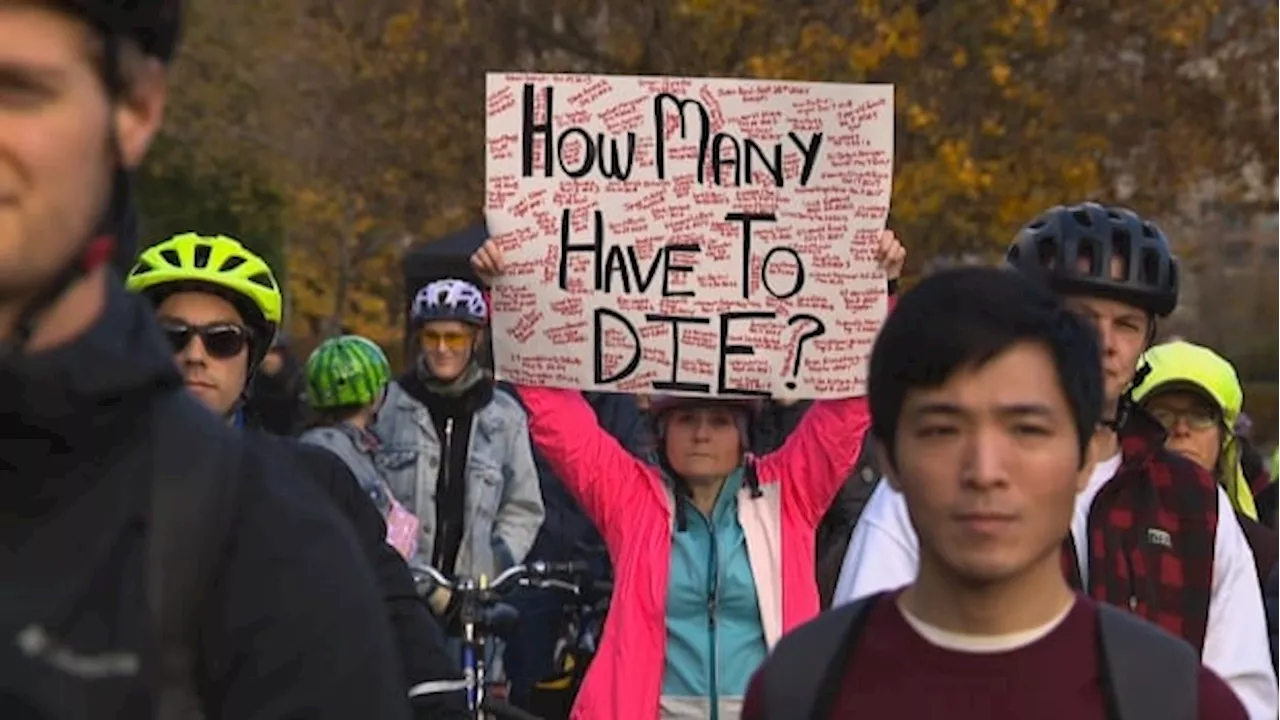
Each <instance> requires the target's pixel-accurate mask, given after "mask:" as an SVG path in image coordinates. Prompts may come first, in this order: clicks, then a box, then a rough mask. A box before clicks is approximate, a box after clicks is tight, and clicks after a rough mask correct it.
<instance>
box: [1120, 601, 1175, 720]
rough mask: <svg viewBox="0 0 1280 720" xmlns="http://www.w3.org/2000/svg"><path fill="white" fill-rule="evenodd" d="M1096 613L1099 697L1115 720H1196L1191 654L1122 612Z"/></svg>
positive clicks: (1163, 633) (1153, 627)
mask: <svg viewBox="0 0 1280 720" xmlns="http://www.w3.org/2000/svg"><path fill="white" fill-rule="evenodd" d="M1097 608H1098V632H1099V647H1100V649H1101V653H1102V658H1101V662H1102V667H1101V670H1102V673H1101V675H1102V678H1103V684H1104V687H1103V692H1104V695H1105V696H1107V698H1108V703H1109V704H1110V705H1111V708H1110V713H1109V714H1110V716H1111V717H1112V718H1113V720H1196V717H1197V715H1198V714H1199V711H1198V707H1197V706H1198V689H1199V675H1200V657H1199V656H1198V655H1197V654H1196V651H1195V649H1194V648H1192V647H1191V645H1190V644H1189V643H1187V642H1186V641H1184V640H1182V639H1181V638H1178V637H1175V636H1173V635H1171V634H1169V633H1168V632H1166V631H1165V630H1163V629H1162V628H1160V627H1157V626H1156V625H1153V624H1151V623H1149V622H1147V621H1145V620H1143V619H1141V618H1139V617H1136V616H1134V615H1132V614H1131V613H1129V612H1126V611H1125V610H1122V609H1120V608H1117V607H1113V606H1111V605H1108V604H1106V603H1098V605H1097Z"/></svg>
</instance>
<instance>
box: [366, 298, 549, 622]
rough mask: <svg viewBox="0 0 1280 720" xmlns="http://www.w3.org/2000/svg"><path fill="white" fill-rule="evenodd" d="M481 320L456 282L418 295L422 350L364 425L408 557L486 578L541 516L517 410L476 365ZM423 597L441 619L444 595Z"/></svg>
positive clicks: (525, 548) (528, 537) (415, 309)
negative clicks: (406, 517)
mask: <svg viewBox="0 0 1280 720" xmlns="http://www.w3.org/2000/svg"><path fill="white" fill-rule="evenodd" d="M488 317H489V312H488V303H487V302H486V301H485V298H484V296H483V295H482V294H481V291H480V289H479V288H478V287H476V286H475V285H473V284H471V283H469V282H467V281H465V280H458V279H446V280H437V281H436V282H433V283H430V284H429V285H427V286H426V287H424V288H422V289H421V290H419V291H418V293H417V295H416V296H415V297H414V301H413V305H412V308H411V310H410V320H411V324H412V327H413V329H414V330H415V331H416V332H418V334H419V339H420V340H419V342H420V346H421V352H420V354H419V356H418V359H417V361H416V362H415V363H414V365H413V367H411V368H410V369H409V370H408V371H407V372H405V373H404V374H402V375H401V376H400V377H399V378H397V379H396V380H395V381H394V382H392V383H391V384H390V385H389V386H388V387H387V396H386V399H385V400H384V401H383V405H382V409H381V410H380V411H379V412H378V415H377V418H376V419H375V420H374V424H373V432H374V434H375V435H377V436H378V437H379V438H380V439H381V441H382V445H381V447H380V448H378V450H377V451H376V452H375V454H374V457H375V462H376V463H377V465H378V468H379V470H381V472H382V477H383V479H384V480H385V481H386V482H387V485H388V487H390V488H391V491H392V493H393V494H394V495H395V498H396V499H397V500H398V501H399V502H400V503H401V504H402V505H404V507H405V508H407V509H408V510H409V511H410V512H411V513H413V514H414V515H416V516H417V517H418V519H419V520H420V521H421V525H422V526H421V529H420V531H419V533H418V543H417V552H416V553H415V559H416V560H417V561H418V562H420V563H425V564H429V565H431V566H433V567H435V568H436V569H438V570H440V571H441V572H443V573H445V574H446V575H459V574H462V575H468V576H472V577H475V576H479V575H481V574H484V575H487V576H489V577H490V578H492V577H493V576H495V575H497V574H498V573H500V572H502V571H503V570H505V569H507V568H509V567H511V566H512V565H515V564H516V563H519V562H521V561H522V560H523V559H524V557H525V555H526V554H527V553H528V552H529V549H530V548H531V547H532V546H533V541H534V539H535V538H536V537H537V535H538V529H539V528H540V527H541V526H542V520H543V518H544V516H545V510H544V508H543V504H542V493H541V490H540V488H539V485H538V471H537V468H536V466H535V465H534V462H533V451H532V449H531V447H530V445H529V427H528V422H527V420H526V418H525V413H524V410H523V409H522V408H521V406H520V404H519V403H518V402H517V401H516V399H515V398H513V397H511V396H510V395H508V394H507V393H505V392H503V391H501V390H499V389H497V388H495V386H494V382H493V378H492V376H491V375H490V374H489V373H488V372H487V371H485V369H484V368H483V367H482V366H481V365H480V362H479V352H478V349H479V348H480V347H481V344H482V342H483V340H484V337H483V336H484V331H485V328H486V327H487V325H488ZM428 599H429V600H430V601H431V604H432V607H433V608H434V609H435V610H436V612H437V613H443V612H444V611H445V609H446V608H447V606H448V603H449V600H450V597H449V593H448V592H447V591H446V590H444V589H443V588H437V589H436V590H434V591H433V592H432V593H431V595H430V597H429V598H428Z"/></svg>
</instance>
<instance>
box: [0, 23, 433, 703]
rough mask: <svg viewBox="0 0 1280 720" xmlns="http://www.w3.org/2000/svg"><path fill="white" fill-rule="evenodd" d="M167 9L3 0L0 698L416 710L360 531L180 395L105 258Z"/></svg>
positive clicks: (147, 326) (121, 216) (159, 61)
mask: <svg viewBox="0 0 1280 720" xmlns="http://www.w3.org/2000/svg"><path fill="white" fill-rule="evenodd" d="M179 11H180V5H179V3H178V2H177V1H176V0H137V1H135V2H123V1H120V0H115V1H111V0H74V1H73V0H64V1H53V0H48V1H44V0H33V1H28V2H16V3H15V2H3V3H0V493H2V494H3V498H2V499H0V507H3V508H4V513H3V517H0V537H2V538H3V548H4V551H3V559H2V560H0V563H2V564H3V576H4V588H5V590H4V592H2V593H0V707H3V711H2V712H0V715H3V716H4V717H6V718H42V719H44V720H59V719H62V718H67V719H70V718H76V719H77V720H86V719H89V720H92V719H96V718H102V719H106V718H151V717H157V716H159V717H163V718H171V717H176V715H175V714H174V711H175V710H176V709H178V708H183V709H184V710H185V709H188V708H189V709H190V710H191V713H198V714H200V715H202V716H203V717H205V718H208V719H209V720H214V719H216V718H225V719H228V720H229V719H231V718H235V720H265V719H267V718H271V719H272V720H274V719H276V718H281V717H304V716H305V717H308V718H319V719H321V720H325V719H328V718H332V719H334V720H337V719H339V718H342V719H344V720H345V719H346V718H352V717H378V718H402V717H407V716H408V708H407V707H405V705H406V703H405V702H404V700H403V694H402V691H401V688H400V686H399V685H398V683H396V682H395V681H394V673H395V672H396V667H395V665H394V663H393V660H394V657H393V655H392V644H391V638H390V633H389V631H388V629H387V628H386V626H385V623H369V622H368V621H367V620H366V619H365V616H366V615H373V614H376V613H379V612H381V607H380V605H379V603H378V599H377V596H376V594H375V591H374V589H373V578H372V575H371V573H370V571H369V570H368V568H367V564H366V562H365V561H364V558H363V557H362V556H361V554H360V550H359V548H358V546H357V545H356V542H355V539H354V538H353V537H352V534H351V532H350V530H349V529H347V528H346V526H345V524H344V523H343V522H342V521H341V520H340V519H339V518H338V517H337V515H336V514H335V513H334V512H333V511H332V510H331V509H329V508H328V507H326V504H325V502H324V501H323V500H322V499H321V496H320V494H319V493H317V492H316V491H315V489H314V488H312V487H310V486H309V485H308V484H307V483H305V482H303V481H301V478H299V477H298V476H297V474H296V473H294V472H292V471H291V470H290V469H289V468H288V467H286V466H284V465H282V464H280V463H279V462H278V459H277V458H275V457H273V456H272V455H270V454H268V453H264V452H262V451H261V450H260V449H258V448H256V447H254V446H252V445H251V444H249V443H246V442H243V441H242V440H241V439H240V438H238V436H237V435H236V434H235V433H233V432H232V431H231V430H230V429H228V428H226V427H225V426H224V425H222V424H221V423H219V422H217V421H216V420H214V419H213V418H211V417H210V416H209V414H208V413H207V412H206V411H205V410H204V409H203V408H202V407H200V406H199V404H198V403H196V402H195V401H194V400H193V399H192V398H191V397H190V396H189V394H188V393H186V392H185V391H184V389H183V386H182V378H181V376H180V375H179V374H178V373H177V371H176V369H175V368H174V365H173V353H172V350H171V348H170V347H169V346H168V345H167V344H166V343H165V340H164V338H163V336H162V335H161V334H160V332H159V331H158V330H157V329H156V327H155V321H154V319H153V317H152V315H153V313H152V311H151V310H150V308H148V307H147V306H146V304H145V303H144V302H142V301H141V300H139V299H137V298H134V297H131V296H130V295H128V294H127V293H125V292H124V291H123V289H122V288H121V287H120V284H119V282H118V278H116V277H114V276H113V274H112V272H111V268H110V263H109V262H108V260H110V259H111V255H112V254H113V252H114V253H115V254H116V255H117V258H118V259H121V260H122V262H131V261H132V259H133V251H132V249H131V248H130V247H129V246H128V239H129V236H128V227H127V223H126V220H127V218H128V213H127V202H126V200H127V198H128V192H127V190H128V182H127V181H128V173H129V170H131V169H132V168H134V167H136V166H137V165H138V164H139V162H141V159H142V157H143V155H144V153H145V151H146V148H147V146H148V144H149V142H150V140H151V138H152V137H153V136H154V134H155V132H156V131H157V129H158V127H159V125H160V122H161V117H162V109H163V106H164V99H165V94H166V83H167V73H166V65H167V63H168V60H169V59H170V57H171V55H172V53H173V50H174V47H175V44H176V39H177V34H178V25H179ZM188 458H190V459H191V460H195V461H198V460H201V459H206V460H207V459H214V458H216V460H217V462H214V463H212V467H208V466H203V465H202V466H199V467H190V472H183V470H185V469H187V466H186V465H184V464H183V463H184V461H187V462H189V461H188ZM218 470H226V472H225V473H223V472H214V471H218ZM214 488H218V489H221V490H219V491H213V490H212V489H214ZM182 497H194V498H198V499H209V500H212V501H213V502H212V503H210V504H207V505H200V506H199V509H200V510H202V511H203V513H197V512H194V511H192V508H191V506H190V505H191V504H190V503H186V504H185V505H184V502H183V501H182V500H181V499H180V498H182ZM175 500H176V502H174V501H175ZM204 518H210V519H211V520H214V521H222V520H225V521H226V522H225V530H226V532H225V534H223V535H222V536H221V538H220V539H217V540H211V542H209V543H208V545H207V550H208V552H206V545H205V543H204V542H203V541H202V540H201V539H200V538H202V537H203V536H200V537H195V534H196V532H197V531H198V530H200V529H203V528H205V527H206V526H207V525H208V523H207V522H205V521H204ZM187 520H194V522H191V523H190V524H189V525H186V524H183V525H179V523H183V522H184V521H187ZM175 528H187V529H190V530H191V532H189V533H187V534H185V535H184V534H182V533H180V532H175V531H174V530H175ZM232 531H234V532H232ZM299 536H307V537H310V538H313V539H311V540H309V542H308V543H307V544H301V543H298V542H297V541H296V538H297V537H299ZM197 546H198V547H197ZM173 548H177V549H193V550H196V552H195V553H193V554H192V555H191V556H190V557H182V556H176V555H174V554H172V553H171V552H170V550H171V549H173ZM331 572H336V573H340V574H341V575H342V576H343V577H345V578H347V580H346V581H344V582H343V583H341V584H338V583H335V582H333V580H332V578H330V577H326V575H325V573H331ZM299 608H304V609H305V612H299ZM191 713H186V714H184V715H183V716H184V717H190V716H191Z"/></svg>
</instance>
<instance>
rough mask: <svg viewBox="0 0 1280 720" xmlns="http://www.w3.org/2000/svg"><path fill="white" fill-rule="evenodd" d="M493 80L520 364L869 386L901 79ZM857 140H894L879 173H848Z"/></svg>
mask: <svg viewBox="0 0 1280 720" xmlns="http://www.w3.org/2000/svg"><path fill="white" fill-rule="evenodd" d="M489 95H490V101H489V108H490V113H489V127H488V134H489V136H490V137H491V138H506V139H507V140H505V141H504V142H502V143H497V142H495V143H491V144H490V148H491V151H490V154H489V157H488V161H487V167H486V171H487V176H488V184H489V185H490V188H491V190H490V192H489V193H487V198H488V202H487V205H486V216H487V219H488V224H489V228H490V232H491V234H492V235H493V236H494V237H495V239H497V240H498V241H499V242H500V244H501V245H502V247H503V248H504V251H507V252H508V255H509V260H510V262H509V268H510V269H509V271H508V274H507V276H505V277H504V278H503V279H502V280H501V281H500V282H499V283H498V284H497V285H496V287H495V288H494V300H495V301H494V351H495V366H496V369H497V371H498V373H499V375H500V376H502V377H505V378H508V379H511V380H513V381H515V382H523V383H529V384H544V385H552V386H558V387H573V388H580V389H599V390H616V391H623V392H653V391H664V392H677V393H681V394H695V395H774V396H779V397H839V396H848V395H851V394H857V393H859V392H861V391H862V389H863V388H862V385H863V379H862V375H863V370H864V367H865V360H866V356H867V354H868V352H869V349H870V338H871V337H872V336H873V334H874V331H875V327H876V326H877V325H878V318H882V317H883V313H884V310H885V298H884V283H883V275H882V274H880V273H879V272H878V271H877V270H876V269H875V267H874V261H873V260H869V259H870V258H871V257H872V253H871V252H870V251H871V250H872V249H873V248H874V244H875V242H876V241H877V238H878V235H879V231H880V230H881V229H882V228H883V223H884V218H885V216H886V215H887V207H888V200H889V186H890V183H891V165H892V104H891V103H892V89H891V88H888V87H885V86H839V85H824V84H815V83H777V82H765V81H735V80H701V79H688V78H628V77H613V76H545V77H542V76H529V75H518V76H505V75H491V76H490V77H489ZM855 125H856V126H855ZM513 136H514V137H515V138H518V142H519V148H520V150H519V152H514V153H513V152H510V150H511V149H514V148H512V147H511V142H510V140H509V139H510V138H512V137H513ZM828 146H830V147H832V148H841V149H842V150H841V151H840V152H839V153H833V152H828V151H827V148H828ZM850 147H858V148H869V151H868V152H870V151H874V153H875V154H874V155H872V154H867V155H865V157H867V158H873V159H872V160H867V161H866V162H867V163H870V164H874V165H875V167H873V168H869V170H868V172H869V173H870V172H871V171H872V170H874V173H871V174H867V173H862V174H853V173H848V172H831V168H832V167H833V164H832V158H833V156H834V157H836V158H838V159H839V160H840V162H842V163H844V164H846V165H847V162H848V160H847V158H848V156H849V151H848V150H847V149H846V148H850ZM855 175H856V177H854V176H855ZM869 178H870V179H869ZM498 187H501V188H503V191H501V192H498V191H495V190H493V188H498ZM513 187H514V188H515V189H514V190H513V189H512V188H513ZM836 197H840V198H841V200H840V201H839V202H833V201H832V199H833V198H836ZM557 203H559V206H558V207H557ZM530 298H532V301H531V302H530V301H529V299H530ZM569 298H572V299H573V302H571V303H570V302H567V300H568V299H569ZM517 299H518V301H517ZM851 320H854V321H853V322H851ZM863 320H866V321H868V322H862V321H863Z"/></svg>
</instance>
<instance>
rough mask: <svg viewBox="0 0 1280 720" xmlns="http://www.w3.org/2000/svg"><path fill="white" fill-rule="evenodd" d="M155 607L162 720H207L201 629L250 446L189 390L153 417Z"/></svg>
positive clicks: (164, 401) (169, 398)
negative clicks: (199, 674)
mask: <svg viewBox="0 0 1280 720" xmlns="http://www.w3.org/2000/svg"><path fill="white" fill-rule="evenodd" d="M152 420H153V425H152V434H151V442H152V448H151V450H152V452H151V467H150V498H149V500H150V507H149V518H150V519H149V528H148V533H147V580H146V584H147V603H148V607H149V609H150V613H151V623H152V629H153V632H154V641H155V650H156V654H155V668H154V677H155V680H156V684H157V685H156V704H155V710H156V714H155V718H156V720H194V719H196V718H201V717H203V712H202V711H201V705H202V704H201V702H200V700H199V693H198V691H197V688H196V682H195V671H196V657H197V652H196V649H197V646H198V643H199V638H198V637H197V635H198V629H197V622H198V618H199V617H200V615H201V612H200V609H201V608H200V606H201V600H202V599H203V598H204V597H205V596H206V594H207V592H208V590H209V587H210V585H211V584H212V582H213V579H214V577H215V575H216V572H217V568H218V566H219V563H220V561H221V556H222V551H223V549H224V547H225V544H226V542H227V538H228V534H229V532H230V526H231V515H232V510H233V508H234V504H235V497H236V494H237V493H236V488H237V483H238V482H239V480H240V460H241V452H242V447H241V445H240V443H239V440H238V438H237V434H236V433H235V431H233V430H232V429H231V428H229V427H227V426H225V425H224V424H222V423H220V422H219V421H218V419H217V418H216V417H214V416H213V415H212V414H210V413H209V411H208V410H206V409H205V408H203V407H202V406H200V405H199V404H198V403H197V401H196V400H195V399H194V398H191V397H190V396H189V395H187V393H186V392H185V391H182V390H175V391H173V392H169V393H167V394H166V395H165V396H164V397H163V398H161V399H160V400H159V401H158V402H157V404H156V406H155V408H154V410H153V415H152Z"/></svg>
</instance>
